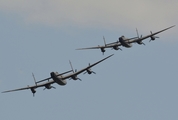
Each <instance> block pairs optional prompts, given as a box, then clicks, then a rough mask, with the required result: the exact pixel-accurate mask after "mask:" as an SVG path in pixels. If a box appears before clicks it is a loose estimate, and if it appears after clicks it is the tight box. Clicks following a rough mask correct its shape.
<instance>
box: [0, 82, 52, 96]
mask: <svg viewBox="0 0 178 120" xmlns="http://www.w3.org/2000/svg"><path fill="white" fill-rule="evenodd" d="M53 83H55V82H54V80H50V81H49V82H46V83H42V84H36V85H33V86H27V87H23V88H18V89H13V90H7V91H3V92H2V93H6V92H14V91H20V90H27V89H36V88H38V87H44V86H45V85H48V84H53Z"/></svg>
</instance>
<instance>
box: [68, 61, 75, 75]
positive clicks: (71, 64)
mask: <svg viewBox="0 0 178 120" xmlns="http://www.w3.org/2000/svg"><path fill="white" fill-rule="evenodd" d="M69 63H70V67H71V69H72V71H73V73H74V69H73V66H72V63H71V61H70V60H69Z"/></svg>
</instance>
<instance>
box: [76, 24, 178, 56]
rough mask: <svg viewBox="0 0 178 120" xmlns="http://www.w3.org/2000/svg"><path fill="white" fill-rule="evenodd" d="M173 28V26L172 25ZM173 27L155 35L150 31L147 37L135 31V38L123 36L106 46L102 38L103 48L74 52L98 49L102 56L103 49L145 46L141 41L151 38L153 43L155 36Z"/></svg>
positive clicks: (97, 47)
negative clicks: (136, 45) (135, 44)
mask: <svg viewBox="0 0 178 120" xmlns="http://www.w3.org/2000/svg"><path fill="white" fill-rule="evenodd" d="M174 26H175V25H174ZM174 26H171V27H168V28H165V29H163V30H160V31H158V32H155V33H152V31H150V33H151V34H149V35H146V36H143V37H142V35H141V36H140V37H139V34H138V30H137V29H136V31H137V37H134V38H126V37H125V36H121V37H119V38H118V40H117V41H116V42H113V43H109V44H106V41H105V38H104V37H103V40H104V46H100V45H98V46H96V47H88V48H78V49H76V50H85V49H100V50H101V52H102V53H103V54H104V52H105V51H106V50H105V48H113V49H114V50H122V49H121V48H119V46H123V47H126V48H130V47H132V43H138V44H139V45H145V44H144V43H143V42H142V41H143V40H145V39H147V38H151V39H150V41H153V40H155V39H156V38H159V37H157V36H155V35H156V34H159V33H161V32H163V31H166V30H168V29H170V28H172V27H174Z"/></svg>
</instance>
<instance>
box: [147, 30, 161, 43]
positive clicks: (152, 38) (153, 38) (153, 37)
mask: <svg viewBox="0 0 178 120" xmlns="http://www.w3.org/2000/svg"><path fill="white" fill-rule="evenodd" d="M150 33H151V35H152V34H153V33H152V31H150ZM150 38H151V39H150V41H149V42H151V41H153V40H155V39H156V38H159V37H158V36H151V37H150Z"/></svg>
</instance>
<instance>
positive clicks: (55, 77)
mask: <svg viewBox="0 0 178 120" xmlns="http://www.w3.org/2000/svg"><path fill="white" fill-rule="evenodd" d="M50 74H51V78H52V79H53V80H54V81H55V82H56V83H57V84H59V85H66V84H67V81H66V80H62V77H61V76H58V73H57V72H56V73H55V72H51V73H50Z"/></svg>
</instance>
